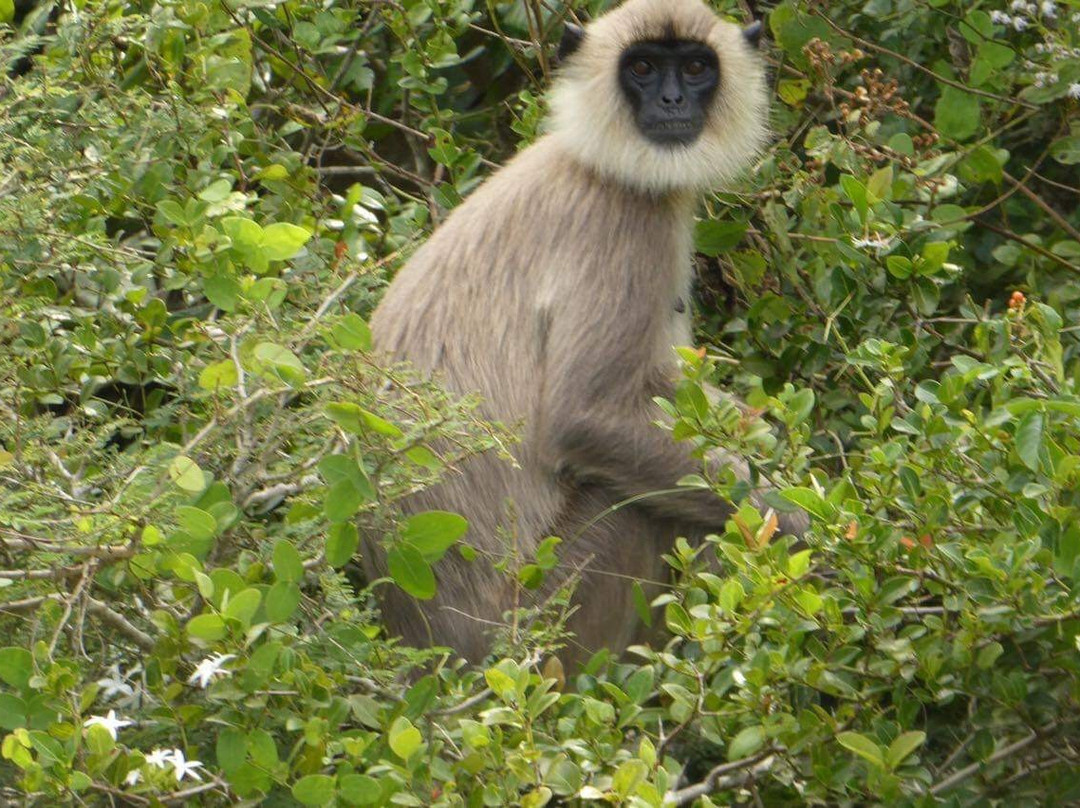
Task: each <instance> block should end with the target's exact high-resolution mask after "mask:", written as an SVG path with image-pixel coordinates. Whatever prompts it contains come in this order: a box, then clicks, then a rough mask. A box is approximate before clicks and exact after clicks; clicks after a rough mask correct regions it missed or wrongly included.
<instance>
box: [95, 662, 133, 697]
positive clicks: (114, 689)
mask: <svg viewBox="0 0 1080 808" xmlns="http://www.w3.org/2000/svg"><path fill="white" fill-rule="evenodd" d="M136 670H138V669H137V668H136V669H133V670H131V671H129V672H128V673H127V674H124V673H123V672H122V671H121V670H120V665H118V664H117V665H113V666H111V667H110V668H109V670H108V671H107V672H106V673H107V675H106V676H104V677H102V678H101V679H98V680H97V683H98V687H100V688H101V696H102V698H105V699H111V698H112V697H113V696H115V695H117V694H119V695H122V696H133V695H135V690H134V688H132V686H131V685H129V684H128V683H127V680H128V679H129V678H131V675H132V674H133V673H135V672H136Z"/></svg>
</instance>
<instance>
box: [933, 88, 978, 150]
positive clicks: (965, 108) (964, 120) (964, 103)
mask: <svg viewBox="0 0 1080 808" xmlns="http://www.w3.org/2000/svg"><path fill="white" fill-rule="evenodd" d="M981 109H982V107H981V105H980V103H979V97H978V96H977V95H974V94H972V93H969V92H965V91H963V90H960V89H957V88H956V87H952V86H949V85H944V86H942V88H941V97H940V98H939V99H938V101H937V105H936V106H935V107H934V125H935V126H936V127H937V128H938V129H939V130H940V131H941V133H942V134H943V135H945V136H946V137H951V138H954V139H955V140H967V139H968V138H970V137H971V136H972V135H974V134H975V133H976V132H978V131H979V127H980V126H981V119H980V112H981Z"/></svg>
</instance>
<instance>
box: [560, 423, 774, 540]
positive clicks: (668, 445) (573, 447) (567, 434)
mask: <svg viewBox="0 0 1080 808" xmlns="http://www.w3.org/2000/svg"><path fill="white" fill-rule="evenodd" d="M556 441H557V451H558V456H559V462H560V465H561V467H562V469H563V470H564V471H565V472H568V473H569V474H570V475H571V476H572V477H574V478H577V479H581V480H590V481H596V482H600V483H603V484H604V485H607V486H608V487H610V488H611V489H613V490H614V491H615V492H616V494H617V495H618V496H620V497H621V498H624V499H631V498H634V499H635V505H637V506H638V507H641V508H644V509H647V510H650V511H652V512H654V513H656V514H657V515H658V516H662V517H666V518H674V519H680V520H688V521H691V522H694V523H697V524H700V525H702V526H704V527H709V528H712V529H714V530H720V529H721V528H722V527H723V524H724V521H725V520H726V519H727V518H728V517H729V516H730V515H731V513H732V507H731V504H730V503H728V502H726V501H725V500H723V499H721V498H720V497H719V496H717V495H716V494H715V493H714V492H712V491H708V490H701V489H678V490H675V491H673V490H672V489H677V488H678V486H677V483H678V481H679V480H680V479H682V478H683V477H686V476H687V475H690V474H700V473H701V472H702V470H703V465H705V466H707V467H708V468H709V469H710V470H711V471H713V472H717V471H719V470H720V469H722V468H724V467H731V468H732V469H733V470H734V472H735V476H736V477H737V478H739V479H740V480H746V479H749V477H750V469H749V466H748V465H747V463H746V461H744V460H742V459H741V458H737V457H733V456H731V455H730V454H728V453H727V452H723V451H720V450H714V451H712V452H710V453H709V454H708V455H707V458H706V460H705V461H704V464H703V461H702V460H699V459H696V458H694V457H692V456H691V453H690V451H689V449H688V447H687V446H686V445H684V444H679V443H676V442H675V441H674V440H672V438H671V436H670V435H669V434H668V433H666V432H664V430H662V429H660V428H659V427H658V426H657V425H656V424H654V423H652V421H651V420H650V419H649V418H648V416H647V414H646V413H645V412H640V413H638V414H636V415H635V417H632V418H629V419H627V418H625V416H624V417H623V418H622V419H616V418H608V417H605V416H604V415H602V414H599V413H598V414H596V415H595V416H592V415H578V416H576V417H574V418H573V419H572V420H569V421H567V422H564V423H563V424H561V425H560V427H559V434H558V436H557V438H556ZM762 493H763V492H762V491H756V492H755V493H754V494H752V495H751V499H752V501H753V502H754V504H755V505H757V506H758V507H762V505H763V502H762V500H761V494H762Z"/></svg>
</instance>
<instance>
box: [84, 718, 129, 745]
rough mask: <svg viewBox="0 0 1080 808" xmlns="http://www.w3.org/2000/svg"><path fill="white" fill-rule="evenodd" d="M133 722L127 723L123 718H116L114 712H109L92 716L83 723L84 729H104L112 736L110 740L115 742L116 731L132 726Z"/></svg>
mask: <svg viewBox="0 0 1080 808" xmlns="http://www.w3.org/2000/svg"><path fill="white" fill-rule="evenodd" d="M134 723H135V722H134V721H128V720H126V719H124V718H117V717H116V710H109V714H108V715H92V716H90V717H89V718H88V719H86V720H85V721H83V726H84V727H88V728H89V727H92V726H95V725H96V726H99V727H105V730H106V731H107V732H108V733H109V735H111V736H112V739H113V740H114V741H115V740H116V731H117V730H118V729H123V728H124V727H130V726H131V725H132V724H134Z"/></svg>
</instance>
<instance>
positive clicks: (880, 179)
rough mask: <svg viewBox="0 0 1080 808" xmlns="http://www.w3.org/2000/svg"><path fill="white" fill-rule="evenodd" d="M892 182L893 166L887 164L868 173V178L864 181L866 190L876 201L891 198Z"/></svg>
mask: <svg viewBox="0 0 1080 808" xmlns="http://www.w3.org/2000/svg"><path fill="white" fill-rule="evenodd" d="M892 184H893V167H892V165H887V166H885V167H884V168H879V169H878V170H877V171H875V172H874V173H873V174H871V175H870V180H869V181H868V182H867V183H866V192H867V194H869V196H870V197H872V198H873V199H874V200H876V201H879V202H881V201H885V200H889V199H892Z"/></svg>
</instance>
